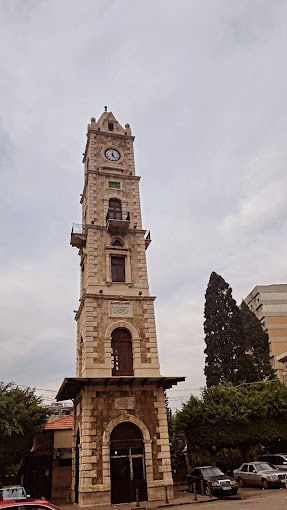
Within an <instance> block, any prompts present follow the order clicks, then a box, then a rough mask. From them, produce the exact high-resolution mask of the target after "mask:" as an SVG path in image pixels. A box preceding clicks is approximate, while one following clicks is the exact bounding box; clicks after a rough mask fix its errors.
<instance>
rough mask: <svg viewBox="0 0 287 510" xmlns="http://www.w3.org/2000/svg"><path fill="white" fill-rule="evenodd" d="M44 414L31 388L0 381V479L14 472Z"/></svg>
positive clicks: (36, 431) (44, 418)
mask: <svg viewBox="0 0 287 510" xmlns="http://www.w3.org/2000/svg"><path fill="white" fill-rule="evenodd" d="M48 414H49V412H48V410H47V408H45V407H44V406H43V405H42V403H41V399H40V398H39V397H37V396H36V395H35V393H34V391H33V390H32V389H30V388H26V389H24V390H23V389H20V388H18V387H17V386H16V387H15V386H13V385H12V384H3V383H0V482H1V481H2V482H4V481H5V477H6V476H7V475H9V474H17V472H18V470H19V467H20V464H21V461H22V460H23V457H24V455H25V454H26V453H27V452H29V451H30V450H31V448H32V445H33V439H34V437H35V435H36V434H37V433H38V432H39V431H40V430H41V428H42V425H43V424H44V423H45V422H46V420H47V417H48ZM1 477H2V480H1Z"/></svg>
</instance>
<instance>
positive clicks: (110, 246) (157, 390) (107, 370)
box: [58, 111, 184, 506]
mask: <svg viewBox="0 0 287 510" xmlns="http://www.w3.org/2000/svg"><path fill="white" fill-rule="evenodd" d="M133 141H134V137H133V136H132V133H131V128H130V126H129V124H126V125H125V127H122V126H121V125H120V124H119V122H118V121H117V120H116V119H115V117H114V115H113V114H112V113H111V112H107V111H105V112H104V113H103V114H102V115H101V117H100V118H99V120H98V121H96V120H95V119H94V118H92V119H91V123H90V124H89V125H88V131H87V143H86V148H85V152H84V158H83V163H84V187H83V192H82V194H81V204H82V224H80V225H74V227H73V231H72V235H71V244H72V246H74V247H76V248H78V253H79V256H80V271H81V284H80V287H81V288H80V305H79V308H78V310H77V313H76V321H77V374H76V377H71V378H67V379H65V380H64V382H63V384H62V386H61V388H60V390H59V393H58V400H65V399H67V398H72V399H73V400H74V415H75V427H74V448H73V470H72V471H73V475H72V498H73V501H74V502H75V503H79V504H80V505H82V506H85V505H100V504H110V503H123V502H131V501H136V500H137V499H139V500H151V501H152V500H163V499H164V498H165V494H166V491H167V493H168V494H169V496H171V495H172V492H173V481H172V474H171V464H170V451H169V437H168V427H167V415H166V407H165V394H164V390H165V389H166V388H170V387H171V386H172V385H173V384H176V383H177V382H178V381H180V380H184V378H176V377H174V378H172V377H162V376H161V375H160V366H159V359H158V349H157V337H156V327H155V317H154V299H155V298H154V297H153V296H150V294H149V286H148V277H147V266H146V255H145V251H146V249H147V248H148V246H149V244H150V242H151V240H150V234H149V232H147V231H146V230H144V229H143V227H142V220H141V207H140V195H139V179H140V178H139V177H138V176H137V175H136V172H135V164H134V152H133Z"/></svg>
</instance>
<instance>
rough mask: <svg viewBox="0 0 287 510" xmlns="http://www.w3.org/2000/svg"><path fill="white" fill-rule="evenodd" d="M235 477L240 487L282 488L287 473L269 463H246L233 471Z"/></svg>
mask: <svg viewBox="0 0 287 510" xmlns="http://www.w3.org/2000/svg"><path fill="white" fill-rule="evenodd" d="M233 476H234V478H235V480H237V482H238V483H239V486H240V487H243V486H244V485H249V486H252V487H257V486H260V487H262V488H263V489H268V488H269V487H282V486H283V485H284V484H285V480H286V473H282V471H280V470H279V469H274V468H273V467H272V466H270V464H268V463H267V462H247V463H244V464H242V466H241V467H240V468H239V469H236V470H235V471H233Z"/></svg>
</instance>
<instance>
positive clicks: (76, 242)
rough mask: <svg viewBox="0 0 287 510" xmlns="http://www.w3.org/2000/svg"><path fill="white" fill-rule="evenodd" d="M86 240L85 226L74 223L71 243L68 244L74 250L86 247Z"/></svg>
mask: <svg viewBox="0 0 287 510" xmlns="http://www.w3.org/2000/svg"><path fill="white" fill-rule="evenodd" d="M86 240H87V233H86V226H85V225H82V224H79V223H74V224H73V228H72V232H71V241H70V244H71V245H72V246H75V247H76V248H79V250H80V249H81V248H83V247H84V246H85V245H86Z"/></svg>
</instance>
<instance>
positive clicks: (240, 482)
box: [238, 478, 244, 487]
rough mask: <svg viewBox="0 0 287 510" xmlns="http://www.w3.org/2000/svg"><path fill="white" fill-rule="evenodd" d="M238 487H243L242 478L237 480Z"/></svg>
mask: <svg viewBox="0 0 287 510" xmlns="http://www.w3.org/2000/svg"><path fill="white" fill-rule="evenodd" d="M238 485H239V487H244V481H243V480H242V478H238Z"/></svg>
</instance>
